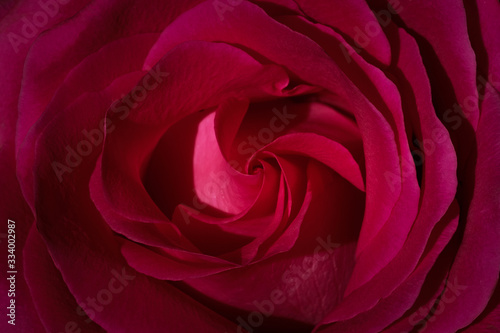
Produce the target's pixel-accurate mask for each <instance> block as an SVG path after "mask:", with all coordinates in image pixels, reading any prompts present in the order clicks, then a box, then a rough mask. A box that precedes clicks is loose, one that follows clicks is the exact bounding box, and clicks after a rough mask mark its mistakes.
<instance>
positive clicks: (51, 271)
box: [16, 225, 105, 333]
mask: <svg viewBox="0 0 500 333" xmlns="http://www.w3.org/2000/svg"><path fill="white" fill-rule="evenodd" d="M24 257H25V258H24V270H25V275H26V281H27V282H28V285H29V286H30V290H31V297H32V298H33V301H34V302H35V307H36V309H37V311H38V313H39V316H40V319H41V321H42V323H43V324H44V327H45V329H46V330H47V331H48V332H64V331H67V330H68V328H69V329H71V330H78V329H80V330H82V331H83V330H84V331H85V332H87V331H88V332H92V333H93V332H105V330H104V329H102V328H101V327H99V326H98V325H97V324H96V323H94V322H93V321H92V320H90V319H89V318H88V317H87V316H86V315H85V313H84V312H83V311H82V310H81V309H80V310H79V305H78V304H77V302H76V301H75V298H74V297H73V295H72V294H71V292H70V291H69V290H68V287H67V286H66V284H65V282H64V280H63V279H62V277H61V273H60V272H59V271H58V270H57V268H56V267H55V266H54V263H53V261H52V258H51V256H50V254H49V252H48V251H47V247H46V246H45V244H44V242H43V239H42V238H41V237H40V235H39V234H38V231H37V230H36V227H35V226H34V225H33V227H32V228H31V231H30V234H29V236H28V239H27V241H26V246H25V248H24ZM18 320H19V319H18ZM16 327H17V325H16Z"/></svg>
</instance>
